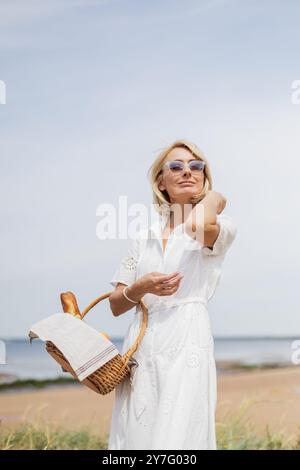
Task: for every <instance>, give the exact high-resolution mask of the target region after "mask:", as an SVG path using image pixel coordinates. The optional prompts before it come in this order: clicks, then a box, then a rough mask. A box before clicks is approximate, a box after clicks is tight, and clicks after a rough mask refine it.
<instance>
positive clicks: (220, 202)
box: [203, 190, 227, 214]
mask: <svg viewBox="0 0 300 470" xmlns="http://www.w3.org/2000/svg"><path fill="white" fill-rule="evenodd" d="M204 199H206V200H209V201H210V202H212V203H213V204H214V205H215V208H216V212H217V214H221V212H222V211H223V210H224V209H225V207H226V203H227V199H226V197H225V196H223V194H221V193H218V192H217V191H211V190H210V191H207V193H206V195H205V197H204V198H203V201H204Z"/></svg>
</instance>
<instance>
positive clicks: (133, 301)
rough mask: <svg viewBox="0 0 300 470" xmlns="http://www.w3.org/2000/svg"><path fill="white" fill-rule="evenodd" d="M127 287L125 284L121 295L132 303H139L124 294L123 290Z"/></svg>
mask: <svg viewBox="0 0 300 470" xmlns="http://www.w3.org/2000/svg"><path fill="white" fill-rule="evenodd" d="M127 287H129V286H126V287H124V289H123V295H124V297H125V299H127V300H129V301H130V302H132V303H134V304H138V303H139V302H138V301H137V302H136V301H135V300H131V299H130V298H129V297H128V296H127V295H126V292H125V290H126V289H127Z"/></svg>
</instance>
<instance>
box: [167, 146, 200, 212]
mask: <svg viewBox="0 0 300 470" xmlns="http://www.w3.org/2000/svg"><path fill="white" fill-rule="evenodd" d="M172 160H180V161H182V162H183V163H185V168H184V170H182V171H181V172H179V173H173V172H172V171H171V170H169V169H168V168H167V167H164V168H163V170H162V180H161V182H160V183H159V185H158V187H159V189H160V190H161V191H167V193H168V195H169V198H170V201H171V203H179V204H188V203H191V197H192V196H195V195H196V194H199V193H201V191H202V189H203V185H204V170H202V171H199V170H198V171H191V170H190V168H189V167H188V165H187V163H188V162H189V161H190V160H196V158H195V157H194V156H193V155H192V153H191V152H190V151H189V150H188V149H185V148H181V147H176V148H174V149H172V150H171V152H170V153H169V154H168V156H167V157H166V158H165V160H164V164H165V163H166V162H168V161H172Z"/></svg>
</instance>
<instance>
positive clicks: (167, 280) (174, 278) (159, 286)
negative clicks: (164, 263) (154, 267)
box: [136, 271, 184, 296]
mask: <svg viewBox="0 0 300 470" xmlns="http://www.w3.org/2000/svg"><path fill="white" fill-rule="evenodd" d="M183 277H184V276H183V274H181V273H180V272H178V271H176V272H174V273H172V274H163V273H158V272H151V273H148V274H145V275H144V276H142V277H140V278H139V279H138V280H137V281H136V283H137V284H138V285H139V289H140V290H141V292H143V293H144V294H155V295H159V296H163V295H172V294H174V293H175V292H176V291H177V289H178V287H179V285H180V281H181V279H182V278H183Z"/></svg>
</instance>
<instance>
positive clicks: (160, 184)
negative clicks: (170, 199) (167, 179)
mask: <svg viewBox="0 0 300 470" xmlns="http://www.w3.org/2000/svg"><path fill="white" fill-rule="evenodd" d="M157 186H158V189H159V190H160V191H165V189H166V187H165V185H164V184H163V182H162V177H160V180H159V183H158V185H157Z"/></svg>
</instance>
